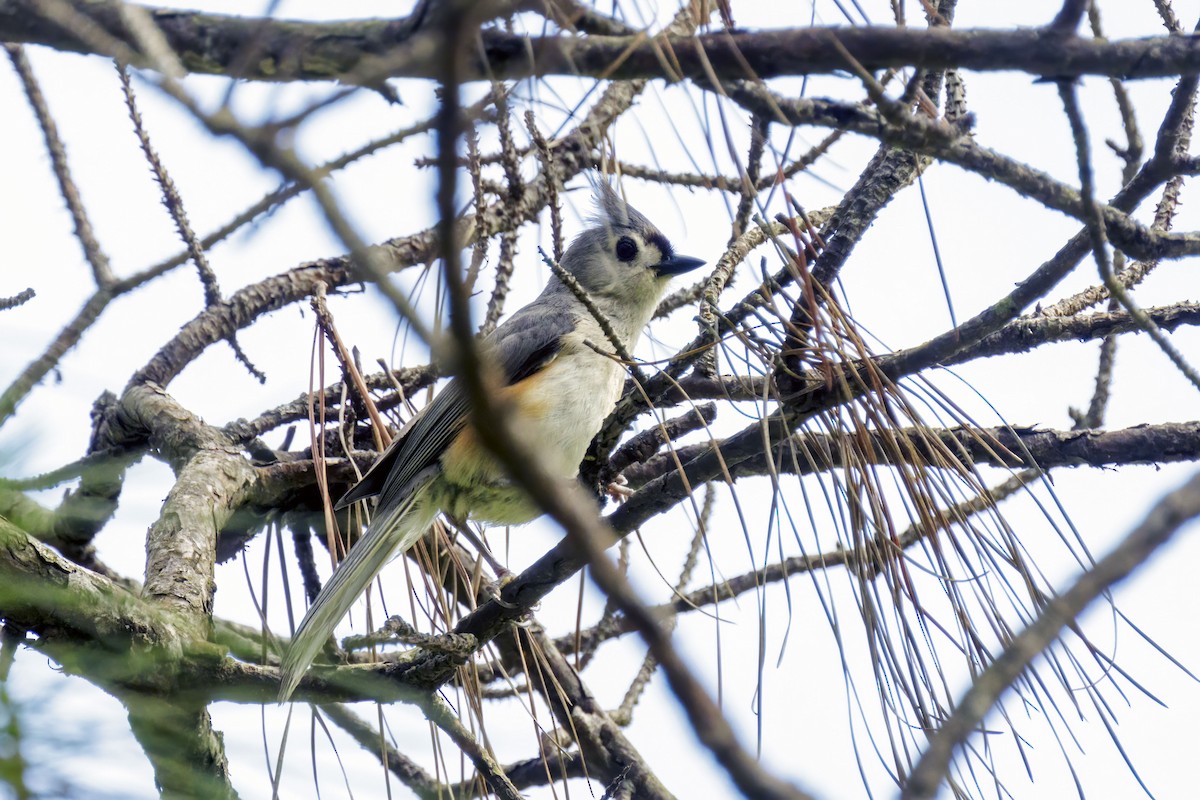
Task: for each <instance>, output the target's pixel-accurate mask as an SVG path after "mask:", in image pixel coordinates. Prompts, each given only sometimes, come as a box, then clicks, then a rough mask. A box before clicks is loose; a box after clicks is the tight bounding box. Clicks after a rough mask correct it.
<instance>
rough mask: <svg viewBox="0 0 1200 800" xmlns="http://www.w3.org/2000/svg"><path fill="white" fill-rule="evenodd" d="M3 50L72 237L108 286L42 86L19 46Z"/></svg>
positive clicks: (109, 277)
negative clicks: (47, 157)
mask: <svg viewBox="0 0 1200 800" xmlns="http://www.w3.org/2000/svg"><path fill="white" fill-rule="evenodd" d="M4 49H5V51H6V52H7V53H8V59H9V61H11V62H12V65H13V69H15V70H16V71H17V77H19V78H20V80H21V86H22V87H23V88H24V90H25V96H26V97H27V98H28V99H29V105H30V106H31V107H32V108H33V113H34V115H35V116H37V121H38V126H39V127H40V128H41V129H42V137H43V138H44V139H45V140H46V150H47V151H49V153H50V163H51V164H52V165H53V167H54V177H55V178H57V179H58V190H59V192H60V193H61V194H62V197H63V200H64V201H65V202H66V204H67V210H68V211H70V212H71V219H72V220H74V222H75V237H76V238H77V239H79V243H80V245H82V246H83V254H84V257H86V258H87V261H88V264H90V265H91V267H92V278H93V279H94V280H95V281H96V286H98V287H107V286H111V285H112V284H113V283H114V282H115V281H116V276H114V275H113V272H112V266H111V265H110V264H109V262H108V256H107V255H105V253H104V250H103V249H102V248H101V247H100V242H99V241H97V239H96V232H95V231H94V230H93V229H92V223H91V221H90V220H89V219H88V215H87V209H85V208H84V206H83V200H82V198H81V197H80V196H79V187H78V186H76V185H75V180H74V178H72V177H71V168H70V166H69V165H68V164H67V149H66V147H65V146H64V145H63V142H62V139H61V137H59V135H58V126H57V125H56V124H55V122H54V116H53V115H52V114H51V113H50V106H49V105H48V104H47V103H46V97H45V95H43V94H42V88H41V86H40V85H39V84H38V81H37V78H36V77H34V74H33V67H32V66H31V65H30V63H29V59H28V58H26V56H25V50H24V48H23V47H22V46H21V45H19V44H6V45H4Z"/></svg>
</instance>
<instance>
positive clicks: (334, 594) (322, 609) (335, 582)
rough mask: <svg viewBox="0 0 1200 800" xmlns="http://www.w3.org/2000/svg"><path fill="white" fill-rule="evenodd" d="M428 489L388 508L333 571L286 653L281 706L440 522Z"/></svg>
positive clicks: (423, 486) (421, 487) (423, 485)
mask: <svg viewBox="0 0 1200 800" xmlns="http://www.w3.org/2000/svg"><path fill="white" fill-rule="evenodd" d="M428 488H429V481H428V480H425V481H423V482H421V483H420V484H419V485H418V486H416V487H413V489H412V491H410V492H409V493H408V494H407V496H405V497H404V498H403V499H402V500H401V501H400V502H399V503H397V504H396V505H395V507H394V508H384V507H383V506H382V505H381V506H380V507H379V508H377V509H376V512H375V518H374V519H373V520H372V521H371V524H370V525H369V526H368V528H367V531H366V533H365V534H363V537H362V538H361V539H359V540H358V542H356V543H355V545H354V546H353V547H352V548H350V552H349V553H348V554H347V555H346V558H345V559H344V560H343V561H342V563H341V564H339V565H338V567H337V569H335V570H334V571H333V576H332V577H331V578H330V579H329V582H328V583H326V584H325V586H324V587H323V588H322V589H321V592H320V594H318V595H317V599H316V600H315V601H313V604H312V605H311V606H309V608H308V613H306V614H305V615H304V619H303V620H302V621H301V623H300V627H299V628H298V629H297V630H296V635H295V636H293V637H292V641H291V643H290V644H289V645H288V648H287V652H285V653H284V656H283V663H282V665H281V667H280V677H281V680H280V688H279V700H280V702H284V701H286V700H287V699H288V698H289V697H291V696H292V692H294V691H295V690H296V686H297V684H299V683H300V678H301V677H302V676H303V675H304V673H305V671H307V670H308V667H309V666H310V665H311V664H312V662H313V659H314V658H315V657H316V655H317V653H318V652H319V651H320V649H321V647H322V646H323V645H324V644H325V641H326V640H327V639H328V638H329V636H330V635H331V634H332V633H333V629H334V628H335V627H336V626H337V624H338V622H340V621H341V619H342V617H344V616H345V615H346V612H347V611H349V610H350V606H352V605H353V604H354V601H355V600H357V599H358V598H359V596H360V595H361V594H362V593H363V592H364V591H365V590H366V588H367V586H368V585H369V584H370V583H371V581H372V580H374V578H375V576H376V575H378V574H379V571H380V570H381V569H383V567H384V565H385V564H387V562H388V561H389V560H390V559H391V558H392V557H393V556H395V555H396V554H397V553H402V552H404V551H405V550H407V549H408V548H410V547H412V546H413V544H414V543H415V542H416V541H417V539H419V538H421V535H422V534H423V533H425V531H426V530H428V529H429V526H430V525H431V524H432V523H433V519H434V517H435V516H437V507H436V506H435V505H434V504H433V503H430V502H425V501H426V494H427V490H428Z"/></svg>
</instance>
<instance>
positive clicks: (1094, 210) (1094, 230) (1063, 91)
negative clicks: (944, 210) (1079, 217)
mask: <svg viewBox="0 0 1200 800" xmlns="http://www.w3.org/2000/svg"><path fill="white" fill-rule="evenodd" d="M1058 93H1059V97H1061V98H1062V102H1063V109H1064V110H1065V111H1066V115H1067V120H1068V122H1069V123H1070V125H1071V135H1072V137H1073V138H1074V140H1075V155H1076V160H1077V162H1078V166H1079V182H1080V197H1081V199H1082V200H1083V204H1084V210H1085V212H1086V222H1087V229H1088V235H1089V238H1090V240H1091V245H1092V255H1093V256H1094V258H1095V259H1096V265H1097V266H1098V267H1099V269H1100V277H1101V279H1102V280H1103V281H1104V285H1105V286H1107V287H1108V291H1109V292H1110V293H1111V294H1112V296H1113V298H1115V299H1116V300H1117V302H1119V303H1120V304H1121V305H1122V306H1123V307H1124V308H1125V310H1126V311H1127V312H1128V313H1129V316H1131V317H1133V318H1134V319H1135V320H1137V323H1138V325H1139V326H1140V327H1141V328H1142V330H1144V331H1145V332H1146V333H1147V334H1149V336H1150V338H1151V339H1153V340H1154V343H1155V344H1157V345H1158V347H1159V349H1160V350H1162V351H1163V354H1164V355H1166V356H1167V358H1168V359H1170V360H1171V363H1173V364H1174V365H1175V368H1176V369H1178V370H1179V371H1180V372H1181V373H1182V374H1183V375H1184V377H1186V378H1187V379H1188V380H1189V381H1191V383H1192V385H1193V386H1195V387H1196V388H1197V389H1200V372H1197V371H1196V369H1195V368H1194V367H1193V366H1192V365H1191V364H1189V363H1188V362H1187V360H1186V359H1185V358H1184V357H1183V354H1182V353H1180V352H1179V350H1178V349H1177V348H1176V347H1175V345H1174V344H1173V343H1172V342H1171V340H1170V339H1168V338H1167V337H1166V334H1164V333H1163V332H1162V331H1161V330H1160V329H1159V327H1158V326H1157V325H1155V324H1154V320H1152V319H1151V318H1150V316H1149V315H1148V314H1147V313H1146V312H1145V311H1144V310H1143V309H1142V308H1141V307H1140V306H1138V305H1137V303H1135V302H1134V300H1133V298H1132V297H1130V295H1129V292H1127V291H1126V290H1125V287H1124V286H1123V285H1122V284H1121V282H1120V281H1119V280H1118V279H1117V277H1116V276H1115V275H1114V274H1113V271H1112V263H1111V262H1110V260H1109V258H1108V249H1107V237H1106V235H1105V224H1104V217H1103V215H1102V214H1101V213H1100V206H1099V205H1097V203H1096V200H1095V187H1094V185H1093V179H1092V163H1091V152H1090V150H1089V147H1088V133H1087V126H1086V125H1084V122H1083V115H1082V113H1081V112H1080V110H1079V101H1078V99H1077V98H1076V96H1075V84H1074V83H1072V82H1071V81H1059V82H1058Z"/></svg>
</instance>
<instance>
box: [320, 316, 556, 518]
mask: <svg viewBox="0 0 1200 800" xmlns="http://www.w3.org/2000/svg"><path fill="white" fill-rule="evenodd" d="M529 312H530V307H529V306H526V307H525V308H523V309H521V310H520V311H518V312H517V313H516V314H514V315H513V316H512V317H511V318H510V319H509V320H507V321H506V322H505V323H504V324H503V325H501V326H500V327H499V328H497V329H496V330H495V331H494V332H493V333H492V335H491V336H489V337H487V338H486V339H484V340H483V341H482V342H480V350H481V355H482V357H483V358H484V359H485V360H486V361H491V362H492V363H494V364H495V365H496V366H497V367H499V369H500V373H501V376H502V379H503V380H504V383H505V384H506V385H511V384H514V383H517V382H518V381H521V380H523V379H525V378H528V377H529V376H530V375H533V374H534V373H536V372H537V371H538V370H540V369H541V368H542V367H544V366H546V365H547V364H549V363H550V362H551V361H553V360H554V358H555V357H556V356H557V355H558V352H559V350H560V349H561V348H562V341H563V336H565V335H566V334H567V333H570V332H571V331H572V330H573V329H574V327H575V321H574V317H573V316H572V315H571V314H570V312H569V311H568V310H567V309H566V308H547V307H546V306H545V305H542V306H540V307H538V308H536V309H535V310H534V312H533V313H529ZM470 408H471V403H470V399H469V398H468V397H467V393H466V391H465V389H464V387H463V385H462V382H461V381H460V380H458V379H457V378H455V379H454V380H452V381H450V383H448V384H447V385H446V386H445V388H443V389H442V390H441V391H440V392H438V393H437V395H435V396H434V398H433V400H432V401H430V403H429V405H427V406H425V407H424V408H423V409H421V410H420V411H419V412H417V415H416V416H415V417H413V418H412V420H410V421H409V423H408V424H407V425H405V426H404V428H403V429H402V430H401V431H400V433H399V434H398V435H397V437H396V439H395V441H393V442H392V443H391V445H390V446H389V447H388V449H387V450H385V451H384V452H383V455H381V456H380V457H379V459H378V460H377V461H376V462H375V463H374V464H373V465H372V466H371V469H370V470H368V471H367V474H366V475H364V476H363V479H362V480H361V481H359V482H358V483H357V484H356V485H355V486H354V487H353V488H352V489H351V490H350V491H349V492H347V493H346V494H345V495H344V496H343V497H342V499H341V500H339V501H338V504H337V507H338V508H344V507H346V506H348V505H349V504H351V503H353V502H356V501H358V500H362V499H365V498H367V497H374V496H375V495H379V505H380V507H381V508H387V507H390V506H391V505H393V504H395V503H397V502H400V501H402V500H403V498H404V497H406V496H407V495H408V494H409V493H410V491H411V490H412V485H413V481H414V479H416V478H417V477H418V476H419V475H422V474H423V473H424V471H425V470H426V469H428V468H429V467H431V466H433V465H434V464H435V463H436V462H437V460H438V459H439V458H440V457H441V455H442V453H444V452H445V450H446V448H447V447H448V446H449V445H450V443H451V442H452V441H454V437H455V436H457V435H458V433H459V431H461V430H462V429H463V426H464V425H466V423H467V415H468V414H469V412H470Z"/></svg>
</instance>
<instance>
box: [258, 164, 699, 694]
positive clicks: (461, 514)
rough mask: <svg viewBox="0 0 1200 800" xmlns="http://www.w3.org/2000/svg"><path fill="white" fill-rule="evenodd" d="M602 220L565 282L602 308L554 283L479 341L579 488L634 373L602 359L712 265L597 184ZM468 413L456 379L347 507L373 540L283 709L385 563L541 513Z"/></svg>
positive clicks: (526, 429)
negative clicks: (464, 526) (371, 508)
mask: <svg viewBox="0 0 1200 800" xmlns="http://www.w3.org/2000/svg"><path fill="white" fill-rule="evenodd" d="M596 191H597V195H596V204H597V212H598V213H597V215H596V218H595V221H594V223H595V224H594V225H592V227H589V228H587V229H586V230H584V231H583V232H582V233H580V234H579V236H578V237H577V238H576V239H575V241H574V242H572V243H571V246H570V247H569V248H568V249H567V252H566V253H565V254H564V255H563V258H562V264H561V267H562V270H563V271H564V272H566V273H568V274H569V275H571V276H573V277H574V279H575V282H576V283H577V284H578V287H582V290H583V291H584V292H586V295H587V297H588V298H590V304H591V306H592V309H589V308H588V304H586V303H585V302H584V300H583V299H581V297H580V296H579V294H578V293H577V289H572V288H571V287H568V286H567V285H566V284H565V283H564V282H563V281H562V280H560V279H559V278H558V277H551V278H550V281H549V283H548V284H547V285H546V288H545V289H544V290H543V291H542V293H541V294H540V295H539V296H538V297H537V299H535V300H534V301H533V302H532V303H530V304H529V305H527V306H525V307H524V308H522V309H521V310H519V311H517V312H516V313H515V314H513V315H512V317H511V318H509V319H508V320H507V321H506V322H504V323H503V324H502V325H500V326H499V327H498V328H497V329H496V330H495V331H494V332H493V333H492V334H491V335H490V336H488V337H487V338H485V339H484V340H483V341H481V342H480V348H481V351H482V353H481V355H482V356H483V359H484V360H485V361H486V362H488V363H489V364H493V365H495V367H496V369H497V371H498V373H499V374H500V377H501V379H502V384H503V387H502V388H501V389H500V390H499V391H500V393H501V394H502V397H500V398H499V399H500V400H501V401H502V402H503V404H504V405H505V406H507V407H508V408H510V409H511V413H512V415H513V420H512V421H513V424H514V426H515V428H516V429H518V430H520V431H522V433H523V435H524V437H525V438H526V440H527V441H529V442H532V443H534V444H535V445H536V446H537V447H538V448H539V453H540V455H541V457H542V458H543V459H544V461H545V463H546V465H547V466H548V467H549V468H550V469H551V471H553V472H554V473H556V474H559V475H561V476H563V478H564V479H569V478H571V477H573V476H575V475H576V474H577V473H578V471H579V463H580V461H582V460H583V456H584V453H585V452H586V450H587V447H588V445H589V444H590V442H591V440H592V438H593V437H594V436H595V435H596V434H597V433H598V432H599V430H600V426H601V424H602V423H603V422H604V420H605V418H606V417H607V416H608V415H609V413H610V412H611V411H612V410H613V407H614V406H615V405H616V402H617V400H618V399H619V398H620V395H621V390H622V388H623V386H624V383H625V369H624V367H622V365H621V364H620V363H619V362H618V361H617V360H615V359H612V358H608V357H606V356H604V355H602V354H601V353H598V352H596V350H595V349H593V347H592V346H590V345H594V346H596V347H599V348H601V349H608V348H609V347H610V345H609V343H608V341H609V340H608V335H607V334H606V333H605V331H604V325H602V323H601V321H600V320H598V319H597V317H602V318H603V319H604V320H606V323H605V324H607V326H608V328H609V331H610V332H611V333H613V334H615V336H616V337H617V338H618V339H619V340H620V341H621V342H622V343H623V344H624V346H625V348H626V350H627V351H628V350H631V349H632V348H633V346H634V345H635V344H636V342H637V339H638V337H639V336H640V335H641V332H642V329H643V328H645V327H646V325H647V324H648V323H649V322H650V318H651V316H652V315H653V314H654V310H655V308H657V306H658V303H659V300H660V299H661V297H662V295H663V291H664V290H665V289H666V286H667V284H668V283H669V282H670V280H671V278H672V277H674V276H675V275H680V274H682V273H685V272H688V271H690V270H693V269H695V268H696V267H699V266H700V265H701V264H703V263H704V262H703V261H701V260H700V259H698V258H690V257H688V256H681V255H677V254H676V253H675V251H674V249H673V248H672V247H671V244H670V242H668V241H667V238H666V237H665V236H663V235H662V233H660V232H659V230H658V229H657V228H656V227H654V225H653V224H651V222H650V221H649V220H648V219H646V218H645V217H644V216H642V215H641V214H640V213H638V212H637V211H636V210H634V209H633V208H631V207H630V206H628V205H626V203H625V202H624V201H623V200H621V198H620V197H618V196H617V194H616V192H614V191H613V189H612V188H611V187H610V186H609V185H608V184H607V183H605V182H603V181H598V182H597V188H596ZM470 411H471V409H470V401H469V399H468V397H467V394H466V392H465V391H464V389H463V387H462V385H461V384H460V382H459V381H458V380H453V381H451V382H450V383H449V384H447V385H446V387H445V388H444V389H442V390H441V391H440V392H439V393H438V394H437V395H436V396H435V397H434V398H433V400H432V401H431V402H430V403H429V405H427V406H425V407H424V408H423V409H421V411H420V412H419V413H418V414H417V415H416V416H414V417H413V418H412V420H410V421H409V423H408V424H407V425H406V426H405V427H404V429H403V430H401V431H400V433H399V435H398V436H397V437H396V439H395V441H393V442H392V444H391V446H390V447H388V449H387V450H386V451H385V452H384V453H383V455H381V456H380V457H379V460H378V461H376V462H375V464H374V466H372V467H371V469H370V470H369V471H368V472H367V474H366V475H365V476H364V477H363V479H362V481H360V482H359V483H358V484H357V485H356V486H355V487H354V488H353V489H351V490H350V491H349V492H348V493H347V494H346V495H345V496H344V497H343V498H342V499H341V501H339V503H338V506H337V507H338V508H344V507H345V506H347V505H349V504H350V503H353V502H356V501H358V500H363V499H366V498H369V497H374V496H376V495H378V497H379V499H378V501H377V503H376V506H375V513H374V517H373V519H372V520H371V524H370V525H369V526H368V528H367V530H366V533H365V534H363V537H362V538H361V539H360V540H359V541H358V542H357V543H356V544H355V545H354V547H352V548H351V549H350V552H349V554H347V556H346V558H345V560H344V561H342V563H341V564H340V565H339V566H338V568H337V569H336V570H334V573H333V577H331V578H330V580H329V582H328V583H327V584H325V587H324V588H323V589H322V590H321V592H320V594H319V595H318V596H317V599H316V601H315V602H314V603H313V604H312V606H311V607H310V608H309V609H308V613H307V614H305V616H304V620H303V621H302V622H301V623H300V628H299V629H298V630H297V631H296V635H295V637H293V639H292V641H291V644H290V646H289V647H288V649H287V652H286V654H285V655H284V658H283V666H282V686H281V688H280V699H283V700H286V699H287V698H288V697H290V696H291V694H292V692H293V691H295V689H296V685H297V684H298V683H299V682H300V678H301V676H302V675H303V673H304V672H305V670H307V669H308V666H309V665H310V664H311V663H312V660H313V658H314V657H315V656H316V654H317V652H318V651H319V650H320V649H321V646H322V645H323V644H324V642H325V641H326V639H327V638H328V637H329V635H330V634H331V633H332V632H333V629H334V627H335V626H336V625H337V623H338V621H339V620H341V618H342V617H343V616H344V615H345V614H346V612H347V611H349V609H350V606H351V605H352V604H353V603H354V601H355V600H356V599H357V598H358V596H359V595H360V594H362V592H363V591H364V590H365V589H366V587H367V585H368V584H369V583H370V582H371V580H372V579H374V577H375V575H376V574H378V572H379V571H380V570H381V569H382V568H383V566H384V564H386V563H387V562H388V560H389V559H391V558H393V557H394V556H395V555H397V554H398V553H402V552H403V551H405V550H407V549H408V548H409V547H411V546H412V545H413V543H415V542H416V540H417V539H418V538H420V537H421V535H422V534H423V533H424V532H425V531H426V530H428V528H429V526H430V525H431V524H432V523H433V521H434V518H435V517H436V516H437V514H438V512H439V511H445V512H446V513H448V514H450V515H451V516H454V517H457V518H459V519H465V518H467V516H471V517H473V518H474V519H477V520H481V521H485V522H492V523H496V524H501V525H515V524H521V523H525V522H529V521H530V520H532V519H533V518H535V517H536V516H537V515H538V513H539V510H538V508H537V507H536V506H535V505H534V503H533V502H532V501H531V500H530V499H529V497H528V496H527V495H526V494H525V492H524V491H523V490H522V489H520V488H519V487H518V486H516V485H515V484H513V483H512V482H511V481H510V480H509V479H508V478H507V476H506V475H505V471H504V469H503V468H502V467H501V466H500V464H499V463H498V462H497V461H496V460H495V459H494V458H493V457H492V456H491V455H490V454H489V453H488V452H487V450H486V448H485V447H484V445H483V444H482V443H481V442H480V441H479V437H478V435H477V433H476V431H475V429H474V427H473V426H472V424H471V423H470V422H469V417H470Z"/></svg>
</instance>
